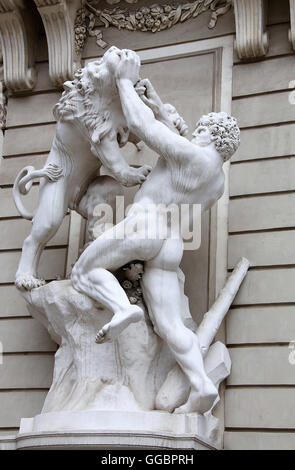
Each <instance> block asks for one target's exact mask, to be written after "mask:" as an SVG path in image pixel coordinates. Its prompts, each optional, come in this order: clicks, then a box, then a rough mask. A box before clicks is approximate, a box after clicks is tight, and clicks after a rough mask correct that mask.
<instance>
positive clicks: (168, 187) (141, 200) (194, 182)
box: [134, 143, 224, 210]
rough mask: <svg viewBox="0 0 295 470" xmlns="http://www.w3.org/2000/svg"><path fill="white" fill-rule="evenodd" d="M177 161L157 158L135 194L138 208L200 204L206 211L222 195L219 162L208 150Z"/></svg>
mask: <svg viewBox="0 0 295 470" xmlns="http://www.w3.org/2000/svg"><path fill="white" fill-rule="evenodd" d="M190 145H191V147H190V148H191V152H190V154H187V155H186V156H185V157H183V156H181V158H179V159H177V158H175V157H176V156H175V155H174V157H173V159H171V160H169V159H168V158H164V157H162V156H160V157H159V159H158V162H157V164H156V166H155V168H154V169H153V170H152V172H151V174H150V175H149V177H148V178H147V180H146V181H145V182H144V183H143V185H142V186H141V188H140V190H139V191H138V193H137V194H136V197H135V199H134V202H136V203H138V204H145V203H149V204H151V203H154V204H161V203H162V204H167V205H168V204H172V203H173V204H201V205H202V209H203V210H207V209H209V208H210V207H211V206H212V205H213V204H214V203H215V202H216V201H217V200H218V199H219V198H220V197H221V196H222V194H223V190H224V173H223V170H222V161H221V158H220V156H219V154H218V153H217V152H216V150H215V148H214V147H213V146H212V147H211V146H210V147H208V148H204V149H203V148H202V149H200V148H199V147H197V146H196V145H194V144H192V143H191V144H190Z"/></svg>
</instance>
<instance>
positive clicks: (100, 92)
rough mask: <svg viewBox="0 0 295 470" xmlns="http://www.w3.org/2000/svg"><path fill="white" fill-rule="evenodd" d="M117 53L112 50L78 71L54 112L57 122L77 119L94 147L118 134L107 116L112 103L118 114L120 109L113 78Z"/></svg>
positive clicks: (66, 85)
mask: <svg viewBox="0 0 295 470" xmlns="http://www.w3.org/2000/svg"><path fill="white" fill-rule="evenodd" d="M117 52H118V49H117V48H116V47H111V48H110V49H109V50H108V51H107V52H106V53H105V54H104V56H103V57H102V58H101V59H98V60H95V61H92V62H89V63H88V64H87V65H86V66H85V67H84V68H82V69H79V70H77V71H76V73H75V75H74V80H72V81H67V82H65V83H64V85H63V87H64V92H63V93H62V96H61V98H60V100H59V101H58V103H57V104H56V105H55V106H54V109H53V114H54V117H55V119H56V120H57V121H70V120H73V119H76V118H78V119H79V120H80V121H81V122H82V123H83V124H84V125H85V126H86V127H87V129H88V131H89V134H90V136H91V140H92V141H93V142H94V143H99V142H100V141H101V139H102V138H103V137H104V136H105V135H106V134H108V133H109V132H110V131H112V130H114V131H116V132H118V129H114V122H113V119H112V116H111V112H110V108H111V104H112V103H114V102H115V101H117V102H118V105H117V110H118V109H121V105H120V99H119V95H118V92H117V88H116V83H115V75H114V71H115V68H116V65H117V63H118V61H119V56H118V53H117ZM122 116H123V114H122Z"/></svg>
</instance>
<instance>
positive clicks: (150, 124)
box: [115, 50, 195, 160]
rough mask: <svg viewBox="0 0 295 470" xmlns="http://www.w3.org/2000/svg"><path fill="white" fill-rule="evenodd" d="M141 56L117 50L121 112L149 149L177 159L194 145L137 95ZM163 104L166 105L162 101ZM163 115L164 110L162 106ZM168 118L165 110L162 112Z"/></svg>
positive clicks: (130, 127)
mask: <svg viewBox="0 0 295 470" xmlns="http://www.w3.org/2000/svg"><path fill="white" fill-rule="evenodd" d="M139 68H140V60H139V57H138V55H137V54H136V53H135V52H133V51H126V50H123V51H120V62H119V63H118V64H117V67H116V71H115V76H116V83H117V87H118V91H119V94H120V99H121V104H122V109H123V113H124V116H125V119H126V122H127V125H128V127H129V129H130V131H131V132H132V133H133V134H135V135H136V136H137V137H138V138H140V139H141V140H143V141H144V142H145V143H146V144H147V145H148V146H149V147H150V148H151V149H152V150H154V151H155V152H157V153H158V154H161V155H162V156H163V157H164V158H167V159H169V160H171V159H176V160H180V159H182V158H185V157H186V156H189V157H190V158H191V156H192V153H193V154H194V153H195V147H194V146H193V145H192V144H191V143H190V142H189V141H188V140H186V139H185V138H183V137H182V136H180V135H179V134H178V132H177V133H175V129H173V131H172V130H171V120H170V123H169V126H167V122H165V124H164V123H163V122H161V121H160V120H158V119H157V118H156V117H155V115H154V112H153V111H152V109H151V106H146V105H145V104H144V103H143V101H142V99H141V98H140V97H139V96H138V94H137V92H136V90H135V88H134V85H135V84H136V83H137V82H138V81H139ZM163 106H165V105H163ZM161 113H162V116H163V115H164V113H166V111H165V110H164V109H163V108H162V107H161ZM165 119H166V121H167V120H168V117H167V113H166V114H165Z"/></svg>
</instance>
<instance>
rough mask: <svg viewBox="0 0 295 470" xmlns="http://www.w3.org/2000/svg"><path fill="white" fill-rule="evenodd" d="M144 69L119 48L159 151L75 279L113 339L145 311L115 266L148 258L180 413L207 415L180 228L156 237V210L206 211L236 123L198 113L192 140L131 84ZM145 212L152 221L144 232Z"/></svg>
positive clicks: (129, 97)
mask: <svg viewBox="0 0 295 470" xmlns="http://www.w3.org/2000/svg"><path fill="white" fill-rule="evenodd" d="M139 69H140V60H139V57H138V56H137V55H136V54H135V53H134V52H133V51H128V50H123V51H118V64H117V67H116V71H115V74H116V83H117V87H118V90H119V94H120V98H121V103H122V109H123V112H124V115H125V118H126V121H127V124H128V126H129V128H130V130H131V132H133V133H134V134H135V135H136V136H137V137H138V138H139V139H141V140H143V141H144V142H145V143H146V144H147V145H148V146H149V147H150V148H151V149H152V150H154V151H155V152H157V153H158V154H159V155H160V156H159V159H158V162H157V165H156V167H155V168H154V169H153V170H152V172H151V173H150V175H149V176H148V178H147V179H146V181H145V182H144V183H143V184H142V186H141V188H140V189H139V191H138V192H137V194H136V197H135V199H134V205H133V207H132V208H131V210H130V212H129V213H128V215H127V217H126V218H125V219H124V220H123V221H122V222H121V223H120V224H118V225H117V226H115V227H113V228H112V229H110V230H109V231H107V232H105V233H104V234H103V235H101V236H100V237H99V238H97V239H96V240H95V241H94V242H93V243H92V244H91V245H90V246H89V247H88V248H87V249H86V250H85V252H84V253H83V254H82V255H81V257H80V259H79V260H78V261H77V263H76V265H75V266H74V269H73V272H72V283H73V286H74V287H75V289H77V290H78V291H80V292H83V293H85V294H86V295H88V296H90V297H92V298H93V299H95V300H97V301H98V302H100V303H102V304H103V305H104V306H106V307H107V308H109V309H110V310H111V311H112V312H113V313H114V316H113V318H112V320H111V321H110V323H108V324H107V325H105V326H104V327H103V328H102V329H101V330H100V331H99V333H98V335H97V342H103V341H110V340H112V339H115V338H116V337H117V336H118V334H119V333H120V332H121V331H122V330H123V329H124V328H125V327H126V326H128V325H129V324H130V323H131V322H134V321H138V320H139V319H141V318H142V315H143V312H142V310H141V309H140V308H139V307H138V306H136V305H131V304H130V303H129V300H128V298H127V296H126V294H125V292H124V290H123V289H122V288H121V286H120V284H119V282H118V281H117V279H116V278H115V276H114V275H113V274H112V272H114V271H115V270H116V269H118V268H119V267H121V266H123V265H125V264H127V263H129V262H130V261H132V260H142V261H144V274H143V277H142V289H143V294H144V299H145V302H146V304H147V307H148V312H149V315H150V318H151V320H152V322H153V325H154V329H155V332H156V333H157V334H158V335H159V336H160V337H161V338H162V339H163V340H164V341H166V342H167V344H168V345H169V347H170V350H171V352H172V354H173V355H174V357H175V359H176V361H177V362H178V364H179V365H180V367H181V368H182V370H183V372H184V373H185V375H186V376H187V378H188V380H189V382H190V385H191V390H190V395H189V398H188V400H187V402H186V403H184V404H183V405H182V406H180V407H179V408H177V409H176V410H175V412H177V413H190V412H195V411H198V412H200V413H204V412H206V411H207V410H209V409H210V408H211V407H212V405H213V403H214V400H215V398H216V396H217V390H216V388H215V386H214V385H213V383H212V382H211V380H210V379H209V378H208V376H207V375H206V373H205V370H204V364H203V358H202V355H201V351H200V346H199V342H198V337H197V335H196V334H194V333H193V332H192V331H191V330H189V329H188V328H186V327H185V325H184V323H183V320H182V315H181V313H182V312H181V294H180V288H179V281H178V269H179V264H180V261H181V258H182V255H183V241H182V238H181V233H180V234H179V237H178V238H177V237H176V238H175V237H169V236H168V237H166V238H165V239H162V238H161V237H160V236H158V234H159V233H160V232H161V230H162V229H163V228H165V227H163V224H166V225H167V218H165V217H162V215H161V214H159V212H158V211H157V204H164V205H167V206H168V205H169V204H177V205H180V204H182V203H184V204H201V206H202V210H207V209H209V208H210V207H211V206H212V205H213V204H214V203H215V202H216V201H217V200H218V199H219V198H220V197H221V195H222V194H223V191H224V173H223V170H222V166H223V163H224V161H226V160H227V159H228V158H230V157H231V155H232V154H233V153H234V152H235V150H236V149H237V147H238V144H239V129H238V127H237V125H236V121H235V120H234V119H233V118H231V117H230V116H228V115H227V114H225V113H219V114H215V113H211V114H210V115H208V116H203V117H202V118H201V120H200V121H199V123H198V125H197V128H196V130H195V132H194V134H193V135H194V138H193V140H192V141H191V142H189V141H188V140H187V139H185V138H184V137H182V136H181V135H179V134H178V133H177V132H175V127H173V125H171V115H169V113H168V112H167V107H165V106H164V105H163V103H162V102H161V100H160V98H159V97H158V95H157V94H156V92H155V90H154V89H153V87H152V86H151V84H150V83H149V82H148V81H147V80H143V81H141V82H140V83H139V84H138V85H137V89H138V90H139V91H138V93H137V91H136V90H135V87H134V85H135V84H136V83H137V82H138V80H139ZM144 89H145V93H144ZM139 95H141V97H139ZM148 218H149V221H151V220H152V221H153V223H152V224H150V223H149V227H148V228H149V232H148V233H147V227H146V224H145V222H146V221H147V220H148ZM132 223H133V224H134V227H137V228H136V233H135V234H134V236H133V235H132V234H129V236H127V237H126V236H125V237H124V230H125V229H126V227H127V226H130V224H131V225H132ZM151 225H152V233H151ZM166 228H167V227H166Z"/></svg>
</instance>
